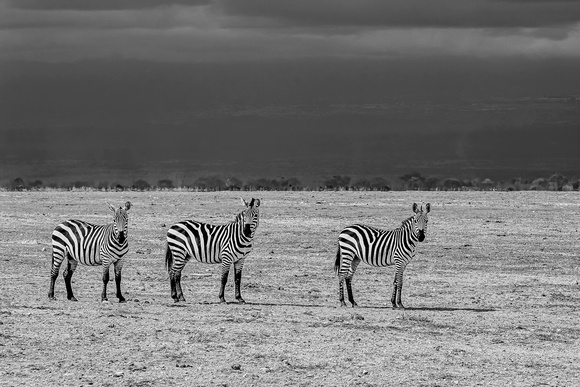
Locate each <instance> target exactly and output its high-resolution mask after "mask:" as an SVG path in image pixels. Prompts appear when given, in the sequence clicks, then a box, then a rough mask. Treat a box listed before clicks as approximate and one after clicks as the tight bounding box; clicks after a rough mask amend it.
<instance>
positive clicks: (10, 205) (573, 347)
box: [0, 192, 580, 386]
mask: <svg viewBox="0 0 580 387" xmlns="http://www.w3.org/2000/svg"><path fill="white" fill-rule="evenodd" d="M240 195H242V196H244V197H245V198H246V199H249V198H250V197H251V196H254V197H259V198H261V199H262V208H261V219H260V226H259V228H258V231H257V235H256V239H255V248H254V251H253V252H252V253H251V255H250V256H249V258H248V259H247V261H246V265H245V268H244V274H243V279H242V286H243V287H242V292H243V293H242V294H243V296H244V298H245V299H246V301H247V304H245V305H238V304H235V303H229V304H225V305H224V304H219V303H218V302H217V301H218V298H217V295H218V290H219V271H220V268H219V266H210V265H203V264H199V263H194V262H190V263H189V264H188V265H187V266H186V268H185V270H184V277H183V279H182V283H183V285H184V293H185V297H186V299H187V302H185V303H181V304H178V305H174V303H173V300H172V299H171V298H170V294H169V281H168V277H167V274H166V272H165V269H164V266H163V258H164V240H165V232H166V230H167V228H168V227H169V226H170V225H171V224H172V223H173V222H176V221H179V220H184V219H198V220H204V221H208V222H214V223H224V222H227V221H229V220H232V219H233V217H234V216H235V214H237V213H238V211H240V210H241V204H240V202H239V199H238V197H239V196H240ZM126 200H130V201H131V202H132V203H133V207H132V208H131V211H130V226H129V227H130V228H129V245H130V252H129V254H128V255H127V257H126V260H127V262H126V264H125V267H124V271H123V275H124V278H123V285H122V286H123V290H124V294H125V297H126V298H127V300H128V302H127V303H126V304H118V303H117V302H116V301H117V300H116V298H115V297H114V284H113V283H112V282H111V283H110V285H109V299H110V300H111V302H110V303H105V304H101V303H100V302H99V300H100V290H101V268H100V267H86V266H80V265H79V268H78V270H77V272H76V273H75V275H74V277H73V287H74V289H75V295H76V297H77V298H78V299H79V302H76V303H74V302H69V301H67V300H66V292H65V288H64V281H63V279H62V277H59V279H58V281H57V284H56V296H57V298H58V301H53V302H51V301H49V300H48V299H47V292H48V285H49V271H50V253H51V248H50V235H51V232H52V229H53V228H54V226H55V225H56V224H58V223H59V222H60V221H62V220H65V219H69V218H80V219H83V220H86V221H90V222H94V223H106V222H109V221H110V219H111V215H110V212H109V209H108V208H107V205H106V202H107V201H110V202H111V203H113V204H116V205H120V204H122V203H124V202H125V201H126ZM413 201H425V202H430V203H431V208H432V210H431V214H430V222H429V229H428V232H427V238H426V241H425V242H424V243H422V244H420V245H419V247H418V254H417V256H416V257H415V259H414V260H413V261H412V262H411V263H410V264H409V266H408V267H407V270H406V272H405V283H404V288H403V302H404V303H405V305H406V306H407V310H405V311H402V310H392V309H391V308H390V307H388V308H387V303H388V304H389V305H390V302H389V299H390V293H391V286H392V281H393V275H394V274H393V269H392V268H384V269H377V268H371V267H368V266H365V265H361V266H359V269H358V271H357V274H356V276H355V278H354V292H355V297H356V300H357V302H358V304H359V305H360V307H359V308H356V309H353V308H339V307H338V299H337V298H338V295H337V286H338V285H337V280H336V277H335V275H334V272H333V263H334V255H335V249H336V238H337V235H338V232H339V231H340V230H341V228H342V227H344V226H346V225H348V224H351V223H354V222H363V223H368V224H371V225H375V226H379V227H383V228H394V227H397V226H398V225H399V224H400V222H401V221H402V220H403V219H404V218H406V217H407V216H410V215H411V206H412V203H413ZM579 205H580V197H579V196H578V193H575V192H572V193H554V192H552V193H548V192H517V193H515V192H514V193H499V192H455V193H446V192H388V193H364V192H363V193H359V192H296V193H293V192H289V193H283V192H252V193H245V192H243V193H229V192H228V193H192V192H146V193H137V192H118V193H104V192H103V193H101V192H36V193H32V192H0V385H2V386H4V385H6V386H12V385H14V386H17V385H18V386H21V385H27V386H37V385H70V386H88V385H99V386H106V385H110V386H117V385H120V386H165V385H167V386H170V385H171V386H175V385H178V386H179V385H186V386H215V385H224V386H225V385H227V386H251V385H280V386H297V385H305V386H308V385H313V386H336V385H340V386H342V385H344V386H351V385H352V386H382V385H412V386H446V385H460V386H464V385H485V386H488V385H498V386H503V385H526V386H533V385H550V386H556V385H559V386H573V385H578V383H579V380H580V354H579V353H580V351H579V348H580V340H579V339H580V318H579V317H580V286H579V283H578V282H579V280H580V269H579V268H580V260H579V259H580V258H579V246H580V240H579V239H580V232H579V228H580V221H579V218H578V213H579V208H580V206H579ZM230 280H233V276H231V277H230ZM230 282H233V281H230ZM226 299H228V300H229V301H233V299H234V295H233V284H232V283H230V284H228V287H227V289H226Z"/></svg>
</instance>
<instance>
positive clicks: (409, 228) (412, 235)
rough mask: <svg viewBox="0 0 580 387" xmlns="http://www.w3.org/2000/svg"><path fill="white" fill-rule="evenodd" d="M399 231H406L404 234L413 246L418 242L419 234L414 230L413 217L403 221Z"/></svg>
mask: <svg viewBox="0 0 580 387" xmlns="http://www.w3.org/2000/svg"><path fill="white" fill-rule="evenodd" d="M401 229H402V230H405V231H406V232H405V234H407V235H408V237H409V240H411V242H413V244H414V243H416V242H418V241H419V233H418V231H417V229H416V228H415V221H414V218H413V217H410V218H409V219H407V220H405V221H404V222H403V224H402V225H401Z"/></svg>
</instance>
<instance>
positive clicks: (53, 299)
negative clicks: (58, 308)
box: [48, 296, 56, 301]
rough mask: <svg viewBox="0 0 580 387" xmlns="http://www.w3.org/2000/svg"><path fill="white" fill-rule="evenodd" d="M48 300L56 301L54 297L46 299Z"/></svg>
mask: <svg viewBox="0 0 580 387" xmlns="http://www.w3.org/2000/svg"><path fill="white" fill-rule="evenodd" d="M48 299H49V300H50V301H56V297H55V296H52V297H48Z"/></svg>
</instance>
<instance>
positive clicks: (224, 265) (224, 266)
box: [219, 259, 241, 302]
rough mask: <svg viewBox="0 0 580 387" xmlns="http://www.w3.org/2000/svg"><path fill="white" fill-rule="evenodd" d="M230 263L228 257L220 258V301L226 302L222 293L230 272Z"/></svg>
mask: <svg viewBox="0 0 580 387" xmlns="http://www.w3.org/2000/svg"><path fill="white" fill-rule="evenodd" d="M230 265H231V262H230V261H229V260H228V259H223V260H222V283H221V286H220V294H219V298H220V302H226V299H225V297H224V293H225V289H226V284H227V283H228V275H229V274H230ZM240 275H241V273H240Z"/></svg>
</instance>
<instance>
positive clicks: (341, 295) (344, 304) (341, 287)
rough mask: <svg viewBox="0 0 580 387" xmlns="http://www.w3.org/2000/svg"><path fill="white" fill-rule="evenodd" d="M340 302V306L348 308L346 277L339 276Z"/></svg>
mask: <svg viewBox="0 0 580 387" xmlns="http://www.w3.org/2000/svg"><path fill="white" fill-rule="evenodd" d="M338 301H340V306H346V302H344V276H340V275H339V276H338Z"/></svg>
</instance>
